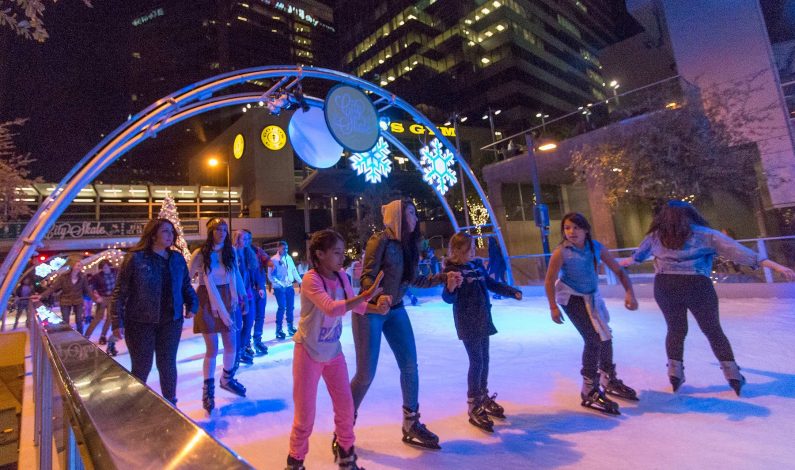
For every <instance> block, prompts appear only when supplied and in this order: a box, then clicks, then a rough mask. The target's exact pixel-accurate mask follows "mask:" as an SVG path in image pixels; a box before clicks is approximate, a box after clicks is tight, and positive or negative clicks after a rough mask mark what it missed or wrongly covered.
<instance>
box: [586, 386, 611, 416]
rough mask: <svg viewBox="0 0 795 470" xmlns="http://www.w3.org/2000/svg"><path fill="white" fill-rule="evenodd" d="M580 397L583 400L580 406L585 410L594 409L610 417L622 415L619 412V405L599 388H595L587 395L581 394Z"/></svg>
mask: <svg viewBox="0 0 795 470" xmlns="http://www.w3.org/2000/svg"><path fill="white" fill-rule="evenodd" d="M580 397H581V398H582V403H580V405H582V406H583V407H585V408H592V409H594V410H596V411H600V412H602V413H605V414H609V415H616V416H618V415H620V414H621V412H620V411H618V403H616V402H614V401H612V400H610V399H609V398H607V397H606V396H605V394H604V393H602V391H601V390H600V389H599V387H594V388H593V390H591V391H590V392H589V393H587V394H586V393H580Z"/></svg>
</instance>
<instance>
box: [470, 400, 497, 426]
mask: <svg viewBox="0 0 795 470" xmlns="http://www.w3.org/2000/svg"><path fill="white" fill-rule="evenodd" d="M467 405H468V408H469V409H468V411H467V414H468V415H469V424H471V425H472V426H475V427H477V428H480V429H482V430H484V431H486V432H494V422H493V421H492V420H491V419H490V418H489V415H488V414H486V410H485V409H483V400H482V399H480V400H479V399H477V398H470V399H468V400H467Z"/></svg>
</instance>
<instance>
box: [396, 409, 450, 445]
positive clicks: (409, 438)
mask: <svg viewBox="0 0 795 470" xmlns="http://www.w3.org/2000/svg"><path fill="white" fill-rule="evenodd" d="M403 442H405V443H406V444H409V445H412V446H416V447H422V448H424V449H441V446H439V436H437V435H436V434H434V433H432V432H431V431H429V430H428V428H426V427H425V425H424V424H422V423H420V414H419V413H418V412H416V411H411V410H408V409H406V408H403Z"/></svg>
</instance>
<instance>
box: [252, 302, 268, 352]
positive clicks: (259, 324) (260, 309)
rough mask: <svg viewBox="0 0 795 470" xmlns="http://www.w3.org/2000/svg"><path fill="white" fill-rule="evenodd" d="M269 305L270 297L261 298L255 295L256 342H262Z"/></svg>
mask: <svg viewBox="0 0 795 470" xmlns="http://www.w3.org/2000/svg"><path fill="white" fill-rule="evenodd" d="M266 305H268V296H267V295H266V296H265V297H262V298H260V296H259V293H257V294H255V295H254V314H255V315H254V341H262V330H263V329H264V328H265V306H266Z"/></svg>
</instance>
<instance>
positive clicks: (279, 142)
mask: <svg viewBox="0 0 795 470" xmlns="http://www.w3.org/2000/svg"><path fill="white" fill-rule="evenodd" d="M260 139H262V145H264V146H265V147H267V148H268V149H270V150H281V149H282V148H283V147H284V145H285V144H286V143H287V135H286V134H285V133H284V130H283V129H282V128H281V127H279V126H267V127H266V128H265V129H262V134H260Z"/></svg>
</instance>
